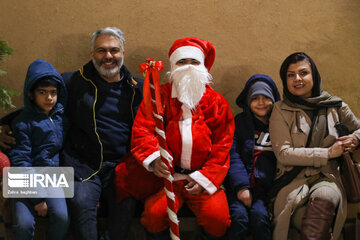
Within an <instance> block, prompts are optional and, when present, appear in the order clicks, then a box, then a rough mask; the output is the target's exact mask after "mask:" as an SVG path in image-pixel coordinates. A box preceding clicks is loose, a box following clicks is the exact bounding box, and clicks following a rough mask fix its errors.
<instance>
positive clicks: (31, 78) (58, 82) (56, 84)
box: [9, 59, 69, 240]
mask: <svg viewBox="0 0 360 240" xmlns="http://www.w3.org/2000/svg"><path fill="white" fill-rule="evenodd" d="M66 98H67V93H66V88H65V84H64V82H63V79H62V77H61V75H60V74H59V73H58V71H57V70H56V69H55V68H54V67H53V66H52V65H51V64H50V63H48V62H46V61H44V60H42V59H38V60H36V61H34V62H33V63H31V64H30V66H29V68H28V72H27V75H26V79H25V85H24V111H22V112H21V113H20V114H19V115H18V116H17V117H16V119H15V120H14V121H13V125H12V129H13V134H14V137H15V139H16V146H14V147H13V148H12V149H11V150H10V152H9V158H10V162H11V166H15V167H32V166H33V167H40V166H44V167H57V166H59V151H60V149H61V148H62V144H63V139H64V132H65V128H66V125H67V124H66V118H65V116H64V106H65V104H66ZM12 210H13V238H14V239H15V240H17V239H19V240H20V239H21V240H25V239H32V238H33V236H34V229H35V216H36V214H37V215H39V216H48V217H49V222H50V224H49V228H48V232H47V239H52V240H54V239H59V240H60V239H64V238H65V236H66V233H67V229H68V225H69V219H68V214H67V207H66V201H65V199H64V198H45V199H43V198H36V199H35V198H20V199H14V200H13V209H12Z"/></svg>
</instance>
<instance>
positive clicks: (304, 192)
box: [270, 101, 360, 240]
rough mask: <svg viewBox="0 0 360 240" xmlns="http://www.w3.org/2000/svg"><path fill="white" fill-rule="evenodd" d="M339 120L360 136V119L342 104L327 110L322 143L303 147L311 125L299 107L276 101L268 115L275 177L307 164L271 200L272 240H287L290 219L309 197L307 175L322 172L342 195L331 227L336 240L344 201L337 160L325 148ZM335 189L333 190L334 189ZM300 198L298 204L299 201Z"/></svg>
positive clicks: (328, 144)
mask: <svg viewBox="0 0 360 240" xmlns="http://www.w3.org/2000/svg"><path fill="white" fill-rule="evenodd" d="M339 119H340V121H341V122H343V123H344V124H345V125H346V126H347V127H348V128H349V130H350V131H351V132H353V133H354V134H355V135H356V136H357V138H358V139H360V121H359V120H358V119H357V118H356V117H355V115H354V114H353V113H352V112H351V110H350V108H349V107H348V105H347V104H345V103H343V104H342V106H341V107H340V108H339V109H336V108H329V109H328V110H327V121H328V132H329V135H328V136H327V137H326V138H325V139H324V141H323V146H319V147H316V148H305V145H306V142H307V138H308V135H309V132H310V128H311V119H310V118H309V117H308V115H307V114H306V113H305V112H304V111H303V110H302V109H298V108H293V107H290V106H288V105H287V104H285V103H284V102H283V101H281V102H277V103H275V105H274V109H273V112H272V115H271V118H270V139H271V142H272V147H273V150H274V153H275V155H276V157H277V175H276V178H278V177H280V176H281V175H283V174H284V172H285V171H288V170H290V169H292V167H293V166H309V167H306V168H305V169H304V170H302V172H301V173H300V174H299V175H298V176H297V177H296V178H295V179H294V180H293V181H292V182H291V183H290V184H288V185H287V186H285V187H284V188H283V189H281V190H280V192H279V193H278V195H277V197H276V199H275V203H274V223H275V228H274V232H273V239H274V240H279V239H287V236H288V231H289V222H290V219H291V216H292V214H293V213H294V211H295V210H296V208H297V207H298V206H299V205H300V204H302V202H304V200H306V198H307V197H308V196H309V189H308V187H307V185H306V181H307V179H308V177H309V176H313V175H316V174H318V173H319V172H322V173H323V174H324V175H325V176H326V177H328V178H330V179H332V180H333V181H334V182H335V183H336V185H337V187H338V189H340V191H341V193H339V195H341V196H342V198H341V200H340V204H339V208H338V211H337V215H336V221H335V225H334V229H333V236H334V239H338V238H339V236H340V233H341V229H342V226H343V225H344V222H345V219H346V209H347V201H346V195H345V192H344V188H343V185H342V183H341V179H340V175H339V171H338V166H337V163H336V161H328V160H329V157H328V155H329V153H328V148H329V147H330V146H331V145H332V144H333V143H334V142H335V141H336V139H337V137H338V135H337V133H336V130H335V128H334V124H335V123H336V122H338V121H339ZM338 189H334V190H337V191H338ZM301 200H303V201H302V202H301V203H300V201H301Z"/></svg>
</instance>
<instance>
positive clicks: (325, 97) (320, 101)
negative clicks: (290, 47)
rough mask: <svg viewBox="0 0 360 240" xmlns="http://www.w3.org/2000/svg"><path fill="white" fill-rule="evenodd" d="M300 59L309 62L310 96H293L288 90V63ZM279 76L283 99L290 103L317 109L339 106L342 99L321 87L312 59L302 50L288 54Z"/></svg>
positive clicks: (318, 74)
mask: <svg viewBox="0 0 360 240" xmlns="http://www.w3.org/2000/svg"><path fill="white" fill-rule="evenodd" d="M300 61H307V62H309V64H310V67H311V72H312V78H313V88H312V92H311V97H309V98H301V97H299V96H295V95H293V94H292V93H290V92H289V89H288V87H287V81H286V80H287V71H288V68H289V65H290V64H294V63H297V62H300ZM280 77H281V80H282V83H283V92H284V100H287V101H289V102H290V103H294V104H296V105H302V106H306V107H308V108H310V109H319V108H324V107H325V108H327V107H340V106H341V104H342V101H341V99H340V98H338V97H336V96H331V95H330V94H328V93H327V92H325V91H322V89H321V77H320V73H319V71H318V70H317V67H316V65H315V63H314V61H313V60H312V59H311V58H310V57H309V56H308V55H306V54H305V53H303V52H296V53H293V54H291V55H290V56H288V57H287V58H286V59H285V60H284V62H283V63H282V64H281V67H280Z"/></svg>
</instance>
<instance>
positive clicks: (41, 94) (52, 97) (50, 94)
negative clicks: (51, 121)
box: [33, 86, 57, 115]
mask: <svg viewBox="0 0 360 240" xmlns="http://www.w3.org/2000/svg"><path fill="white" fill-rule="evenodd" d="M33 100H34V102H35V104H36V105H37V106H38V107H39V108H40V109H42V110H43V111H44V113H45V114H46V115H49V112H50V111H51V109H52V108H53V107H54V106H55V104H56V102H57V89H56V87H54V86H47V87H38V88H36V89H35V90H34V95H33Z"/></svg>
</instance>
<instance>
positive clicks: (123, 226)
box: [68, 175, 137, 240]
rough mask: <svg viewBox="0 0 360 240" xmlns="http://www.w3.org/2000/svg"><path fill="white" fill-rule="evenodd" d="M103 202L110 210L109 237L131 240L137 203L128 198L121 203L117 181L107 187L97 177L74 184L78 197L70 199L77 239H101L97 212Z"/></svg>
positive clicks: (74, 237)
mask: <svg viewBox="0 0 360 240" xmlns="http://www.w3.org/2000/svg"><path fill="white" fill-rule="evenodd" d="M100 199H101V204H105V205H106V209H107V218H108V221H107V226H108V236H109V238H110V239H111V240H112V239H127V234H128V232H129V229H130V226H131V222H132V219H133V217H134V214H135V212H136V208H137V201H136V200H135V199H133V198H128V199H125V200H123V201H121V202H120V203H117V202H116V197H115V186H114V181H110V182H109V184H108V185H106V186H103V184H102V180H101V179H100V177H99V176H97V175H95V176H94V177H92V178H91V179H89V180H88V181H85V182H80V181H75V182H74V197H73V198H69V199H68V208H69V214H70V216H71V230H72V234H73V239H77V240H97V239H98V231H97V210H98V204H99V201H100Z"/></svg>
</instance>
